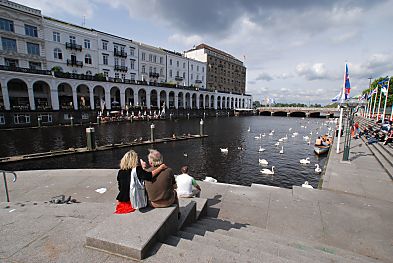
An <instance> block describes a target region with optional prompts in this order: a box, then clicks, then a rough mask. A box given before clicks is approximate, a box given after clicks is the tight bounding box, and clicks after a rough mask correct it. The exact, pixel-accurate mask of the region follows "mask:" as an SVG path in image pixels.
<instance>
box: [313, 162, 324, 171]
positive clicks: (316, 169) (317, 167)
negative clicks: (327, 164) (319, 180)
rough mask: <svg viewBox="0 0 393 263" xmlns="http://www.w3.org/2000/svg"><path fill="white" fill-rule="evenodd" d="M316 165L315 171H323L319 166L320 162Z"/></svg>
mask: <svg viewBox="0 0 393 263" xmlns="http://www.w3.org/2000/svg"><path fill="white" fill-rule="evenodd" d="M315 166H316V168H315V170H314V171H315V172H316V173H317V174H319V173H321V172H322V169H321V168H319V164H317V163H316V164H315Z"/></svg>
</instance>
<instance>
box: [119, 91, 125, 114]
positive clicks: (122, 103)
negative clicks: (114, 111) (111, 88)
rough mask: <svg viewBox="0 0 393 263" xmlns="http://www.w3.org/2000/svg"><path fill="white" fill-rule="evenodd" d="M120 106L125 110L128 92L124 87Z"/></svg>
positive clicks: (121, 92)
mask: <svg viewBox="0 0 393 263" xmlns="http://www.w3.org/2000/svg"><path fill="white" fill-rule="evenodd" d="M120 107H121V108H122V109H123V110H124V109H125V107H126V92H125V91H124V90H123V89H121V90H120Z"/></svg>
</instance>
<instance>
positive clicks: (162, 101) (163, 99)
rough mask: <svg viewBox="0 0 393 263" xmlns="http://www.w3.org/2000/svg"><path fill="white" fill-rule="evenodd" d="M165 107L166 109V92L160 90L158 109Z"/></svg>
mask: <svg viewBox="0 0 393 263" xmlns="http://www.w3.org/2000/svg"><path fill="white" fill-rule="evenodd" d="M164 105H165V108H168V105H166V91H165V90H162V91H161V92H160V107H163V106H164Z"/></svg>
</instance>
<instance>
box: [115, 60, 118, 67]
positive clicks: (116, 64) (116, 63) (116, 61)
mask: <svg viewBox="0 0 393 263" xmlns="http://www.w3.org/2000/svg"><path fill="white" fill-rule="evenodd" d="M118 65H119V58H115V66H118Z"/></svg>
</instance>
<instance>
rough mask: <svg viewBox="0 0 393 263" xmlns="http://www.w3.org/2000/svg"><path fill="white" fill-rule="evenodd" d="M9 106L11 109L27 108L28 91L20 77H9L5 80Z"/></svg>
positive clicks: (28, 106) (28, 103)
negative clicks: (9, 78)
mask: <svg viewBox="0 0 393 263" xmlns="http://www.w3.org/2000/svg"><path fill="white" fill-rule="evenodd" d="M7 89H8V97H9V100H10V107H11V109H13V110H29V109H30V102H29V91H28V87H27V84H26V83H25V82H24V81H23V80H21V79H11V80H9V81H8V82H7Z"/></svg>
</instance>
